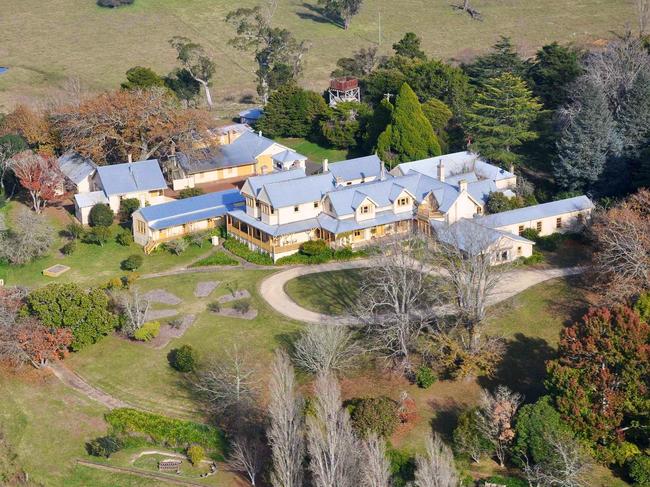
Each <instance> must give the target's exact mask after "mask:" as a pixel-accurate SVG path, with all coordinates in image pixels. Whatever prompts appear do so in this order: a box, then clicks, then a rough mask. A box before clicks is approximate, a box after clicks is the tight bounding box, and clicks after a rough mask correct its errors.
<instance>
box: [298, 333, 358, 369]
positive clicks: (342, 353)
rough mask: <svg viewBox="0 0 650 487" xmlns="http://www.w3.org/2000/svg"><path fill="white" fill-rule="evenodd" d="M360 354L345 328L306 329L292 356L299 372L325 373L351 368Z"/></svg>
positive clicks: (352, 335)
mask: <svg viewBox="0 0 650 487" xmlns="http://www.w3.org/2000/svg"><path fill="white" fill-rule="evenodd" d="M362 351H363V350H362V348H361V347H360V346H359V345H358V344H357V342H356V341H355V339H354V333H353V332H352V331H351V330H350V329H349V328H347V327H345V326H333V325H309V326H307V328H306V329H305V331H303V333H302V334H301V335H300V338H298V340H296V342H295V343H294V354H293V356H294V360H295V362H296V364H297V365H298V366H299V367H300V368H302V369H304V370H307V371H309V372H313V373H327V372H335V371H336V372H338V371H343V370H346V369H348V368H350V367H351V366H352V365H353V362H354V360H355V359H356V358H357V357H358V356H359V355H360V354H361V353H362Z"/></svg>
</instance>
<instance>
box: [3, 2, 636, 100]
mask: <svg viewBox="0 0 650 487" xmlns="http://www.w3.org/2000/svg"><path fill="white" fill-rule="evenodd" d="M259 3H260V2H258V1H255V0H239V1H235V0H219V1H214V0H192V1H191V2H188V1H187V0H137V1H136V2H135V5H133V6H131V7H123V8H120V9H114V10H112V9H101V8H99V7H97V6H95V1H94V0H49V1H48V4H47V10H44V9H43V3H42V2H41V1H39V0H6V1H5V2H4V5H3V6H4V10H5V11H7V12H11V15H5V16H3V17H2V18H0V32H2V33H3V41H2V44H1V45H0V58H2V63H3V64H4V65H7V66H10V68H11V69H10V70H9V71H8V72H7V73H5V74H3V75H2V76H0V108H2V106H3V105H4V106H5V107H6V106H10V105H12V104H13V103H16V102H18V101H21V100H24V99H26V98H30V97H34V96H43V95H45V94H48V93H49V92H50V88H51V87H52V86H58V87H61V86H63V85H64V84H65V80H66V79H67V78H71V77H75V78H79V79H80V80H81V82H82V84H83V85H84V86H87V87H88V88H90V89H103V88H110V87H117V86H118V85H119V82H120V81H121V80H122V79H123V77H124V72H125V71H126V70H127V69H128V68H129V67H132V66H134V65H143V66H150V67H152V68H154V69H156V70H157V71H159V72H163V73H164V72H167V71H168V70H170V69H171V68H172V67H173V66H174V64H175V56H174V52H173V51H172V50H171V49H170V48H169V46H168V44H167V40H168V39H169V38H170V37H171V36H173V35H185V36H188V37H191V38H192V39H194V40H196V41H198V42H200V43H202V44H203V45H204V46H205V47H206V48H207V49H208V50H209V51H210V53H211V54H212V55H213V56H214V58H215V61H216V64H217V75H216V81H215V94H216V97H217V98H218V99H221V101H222V103H221V104H220V105H221V107H222V108H225V109H227V108H228V107H227V105H228V104H229V103H230V102H236V101H238V97H239V96H241V95H242V94H243V93H242V92H243V91H244V90H245V91H247V92H248V93H250V94H254V86H253V75H252V74H251V73H252V72H253V69H252V66H251V62H250V59H251V57H250V56H249V55H247V54H241V53H239V52H237V51H235V50H234V49H232V48H231V47H230V46H228V45H227V40H228V39H229V38H230V37H231V36H232V30H231V29H230V28H229V27H227V26H226V25H225V24H224V22H223V19H224V17H225V15H226V13H227V12H228V11H230V10H232V9H234V8H236V7H239V6H250V5H255V4H259ZM316 4H317V2H315V1H313V2H303V0H284V1H281V2H279V6H278V9H277V12H276V14H275V17H274V22H275V23H276V24H277V25H280V26H282V27H287V28H289V29H290V30H291V31H293V32H294V33H295V34H296V36H297V37H298V38H299V39H307V40H309V41H310V42H311V43H312V49H311V52H310V53H309V55H308V56H307V65H306V70H305V76H304V78H303V83H304V84H305V85H307V86H309V87H311V88H314V89H317V90H322V89H323V88H324V87H325V83H326V81H327V78H328V76H329V73H330V71H331V70H332V69H333V67H334V64H335V61H336V59H338V58H339V57H341V56H344V55H348V54H350V53H351V52H352V51H354V50H355V49H358V48H359V47H363V46H368V45H371V44H374V43H376V42H377V40H378V20H379V15H380V14H381V28H382V44H381V46H380V49H381V51H382V52H384V53H387V52H389V50H390V46H391V45H392V43H393V42H395V41H396V40H397V39H399V38H400V37H401V36H402V35H403V33H404V32H405V31H407V30H412V31H414V32H416V33H417V34H418V35H419V36H421V37H422V40H423V46H424V48H425V50H426V51H428V52H429V53H431V54H432V55H433V56H435V57H442V58H450V57H458V58H465V57H467V56H469V55H472V54H475V53H477V52H481V51H484V50H485V49H487V48H488V47H489V46H490V45H491V44H492V43H493V42H494V41H495V40H496V39H497V37H498V35H500V34H504V35H510V36H512V37H513V39H514V41H515V42H516V43H517V44H518V45H519V46H521V48H522V50H523V51H525V52H526V53H530V52H532V51H533V50H534V49H535V48H536V47H538V46H539V45H541V44H543V43H546V42H549V41H553V40H559V41H562V42H576V43H588V42H593V41H594V40H597V39H599V38H603V37H609V36H610V33H609V32H610V30H619V31H620V30H622V29H623V26H624V24H625V23H626V22H630V23H631V24H632V25H635V22H634V13H633V9H634V7H633V2H630V1H628V0H583V1H580V2H569V1H566V0H545V1H543V2H539V1H536V0H517V1H514V0H506V1H500V2H494V1H491V0H474V2H473V4H474V5H475V6H476V7H477V8H478V9H479V10H481V11H482V12H483V14H484V17H485V20H484V22H475V21H472V20H471V19H470V18H469V17H468V16H467V15H461V14H458V13H456V12H454V11H453V10H452V9H451V8H450V6H449V2H446V1H436V2H422V1H421V0H400V1H394V0H366V2H364V6H363V8H362V10H361V13H360V14H359V15H358V16H357V17H355V18H354V20H353V22H352V26H351V28H350V29H349V30H348V31H343V30H342V29H340V28H339V27H337V26H334V25H332V24H331V23H329V22H327V21H324V19H323V18H322V17H320V15H319V14H318V13H317V11H316V9H315V7H314V6H315V5H316ZM224 104H225V105H224Z"/></svg>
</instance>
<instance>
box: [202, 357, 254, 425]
mask: <svg viewBox="0 0 650 487" xmlns="http://www.w3.org/2000/svg"><path fill="white" fill-rule="evenodd" d="M257 386H258V381H257V379H256V377H255V371H254V369H253V368H252V367H251V366H250V365H249V364H248V361H247V360H246V358H245V356H244V355H243V353H242V352H241V351H240V350H239V348H238V347H237V346H236V345H235V346H233V347H232V348H231V349H228V350H226V351H225V352H224V354H223V356H222V357H220V358H219V359H213V360H212V362H211V363H210V364H209V365H208V366H207V367H205V368H204V369H203V370H201V371H200V372H199V374H198V380H197V381H196V383H195V388H196V391H197V392H199V393H200V394H201V395H203V396H204V397H205V398H206V399H207V401H208V402H209V403H210V406H211V407H212V409H213V410H214V411H215V412H218V413H222V414H223V413H230V414H235V413H236V412H241V411H242V410H247V409H249V408H250V406H251V404H253V403H254V401H255V398H256V396H257Z"/></svg>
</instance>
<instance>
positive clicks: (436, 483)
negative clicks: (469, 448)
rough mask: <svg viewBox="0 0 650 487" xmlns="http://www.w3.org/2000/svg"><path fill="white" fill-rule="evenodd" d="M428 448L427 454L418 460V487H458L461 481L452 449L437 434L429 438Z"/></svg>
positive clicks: (416, 473) (416, 478) (416, 472)
mask: <svg viewBox="0 0 650 487" xmlns="http://www.w3.org/2000/svg"><path fill="white" fill-rule="evenodd" d="M426 447H427V450H426V454H425V455H424V456H421V455H418V457H417V458H416V467H415V485H416V487H458V486H459V485H460V479H459V478H458V472H456V467H455V465H454V455H453V453H452V452H451V449H450V448H449V447H448V446H447V445H445V443H444V442H443V441H442V440H441V439H440V437H439V436H438V435H437V434H433V435H431V436H429V437H428V438H427V444H426Z"/></svg>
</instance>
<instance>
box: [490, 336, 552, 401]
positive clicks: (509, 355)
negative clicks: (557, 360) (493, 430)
mask: <svg viewBox="0 0 650 487" xmlns="http://www.w3.org/2000/svg"><path fill="white" fill-rule="evenodd" d="M555 356H556V350H555V349H554V348H553V347H552V346H550V345H549V344H548V342H547V341H546V340H544V339H542V338H537V337H530V336H526V335H524V334H523V333H517V334H516V335H515V336H514V337H513V338H511V339H509V340H508V341H507V342H506V352H505V354H504V356H503V359H502V360H501V363H500V364H499V366H498V368H497V371H496V373H495V375H494V377H492V378H487V377H481V378H480V379H479V383H480V385H481V386H482V387H485V388H487V389H490V390H492V389H494V388H495V387H496V386H497V385H500V384H501V385H505V386H508V387H509V388H510V389H512V390H513V391H515V392H519V393H520V394H523V395H524V397H525V400H526V402H534V401H536V400H537V399H538V398H539V397H540V396H542V395H543V394H544V393H545V388H544V379H545V378H546V362H547V361H548V360H551V359H553V358H554V357H555Z"/></svg>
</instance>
